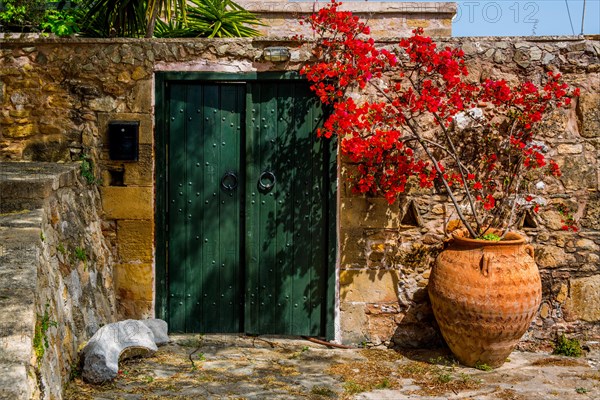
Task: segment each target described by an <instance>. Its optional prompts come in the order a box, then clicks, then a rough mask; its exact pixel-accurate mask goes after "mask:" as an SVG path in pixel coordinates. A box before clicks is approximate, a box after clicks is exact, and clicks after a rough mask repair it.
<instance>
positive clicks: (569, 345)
mask: <svg viewBox="0 0 600 400" xmlns="http://www.w3.org/2000/svg"><path fill="white" fill-rule="evenodd" d="M552 354H558V355H561V356H567V357H581V356H582V355H583V350H582V349H581V344H580V343H579V340H577V339H569V338H567V337H566V336H565V334H564V333H563V334H562V335H560V336H559V337H558V338H557V339H556V343H555V344H554V351H553V352H552Z"/></svg>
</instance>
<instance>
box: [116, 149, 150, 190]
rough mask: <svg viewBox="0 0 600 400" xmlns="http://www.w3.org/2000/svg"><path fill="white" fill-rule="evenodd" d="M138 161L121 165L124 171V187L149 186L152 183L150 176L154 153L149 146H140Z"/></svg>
mask: <svg viewBox="0 0 600 400" xmlns="http://www.w3.org/2000/svg"><path fill="white" fill-rule="evenodd" d="M139 150H140V151H139V157H138V161H136V162H132V163H122V165H123V166H124V169H125V174H124V184H125V185H126V186H130V185H134V186H144V185H148V186H151V185H153V183H154V177H153V175H152V168H153V166H154V165H153V160H154V158H153V157H154V152H153V147H152V145H150V144H140V146H139Z"/></svg>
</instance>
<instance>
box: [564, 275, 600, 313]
mask: <svg viewBox="0 0 600 400" xmlns="http://www.w3.org/2000/svg"><path fill="white" fill-rule="evenodd" d="M570 283H571V291H570V296H569V298H567V301H566V304H565V308H566V309H568V310H569V311H570V312H571V313H573V314H574V315H575V316H576V319H580V320H583V321H587V322H598V321H600V275H594V276H589V277H586V278H578V279H572V280H571V282H570Z"/></svg>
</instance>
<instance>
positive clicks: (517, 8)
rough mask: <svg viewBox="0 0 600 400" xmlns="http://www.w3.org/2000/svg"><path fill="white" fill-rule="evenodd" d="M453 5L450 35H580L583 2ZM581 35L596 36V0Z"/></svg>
mask: <svg viewBox="0 0 600 400" xmlns="http://www.w3.org/2000/svg"><path fill="white" fill-rule="evenodd" d="M350 1H354V0H345V1H344V0H342V2H346V3H348V2H350ZM359 1H360V0H359ZM387 1H400V0H387ZM412 1H417V2H423V1H425V0H412ZM321 2H323V3H324V2H327V0H321ZM456 3H457V4H458V13H457V15H456V17H455V19H454V23H453V26H452V31H453V35H454V36H532V35H533V36H542V35H573V33H575V34H576V35H578V34H580V33H581V16H582V10H583V0H539V1H516V0H495V1H487V0H483V1H482V0H468V1H456ZM567 6H568V7H567ZM569 13H570V16H571V18H569ZM571 24H572V25H571ZM571 26H572V28H571ZM584 33H585V34H600V0H587V1H586V11H585V21H584Z"/></svg>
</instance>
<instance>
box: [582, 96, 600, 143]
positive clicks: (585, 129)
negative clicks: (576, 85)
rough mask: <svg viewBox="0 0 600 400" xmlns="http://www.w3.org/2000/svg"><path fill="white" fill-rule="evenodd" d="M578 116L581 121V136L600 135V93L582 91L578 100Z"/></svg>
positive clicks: (593, 136) (592, 136)
mask: <svg viewBox="0 0 600 400" xmlns="http://www.w3.org/2000/svg"><path fill="white" fill-rule="evenodd" d="M576 110H577V116H578V118H579V120H580V122H581V136H583V137H586V138H595V137H599V136H600V94H598V93H582V94H581V96H580V97H579V99H578V100H577V109H576Z"/></svg>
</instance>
